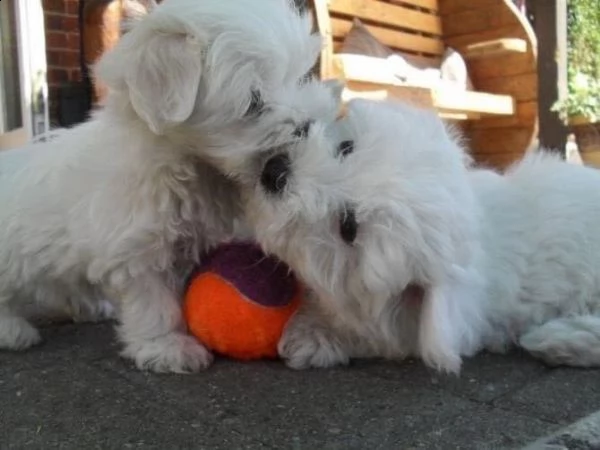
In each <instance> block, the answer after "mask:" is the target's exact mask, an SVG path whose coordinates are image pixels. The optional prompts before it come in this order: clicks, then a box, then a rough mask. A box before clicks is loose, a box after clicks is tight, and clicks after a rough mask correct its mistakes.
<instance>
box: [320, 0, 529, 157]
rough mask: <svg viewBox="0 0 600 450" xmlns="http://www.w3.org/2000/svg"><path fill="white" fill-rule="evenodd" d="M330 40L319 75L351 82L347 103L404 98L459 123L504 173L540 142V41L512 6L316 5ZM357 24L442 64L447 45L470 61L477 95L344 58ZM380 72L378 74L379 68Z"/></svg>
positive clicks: (334, 1) (397, 0)
mask: <svg viewBox="0 0 600 450" xmlns="http://www.w3.org/2000/svg"><path fill="white" fill-rule="evenodd" d="M311 6H312V8H313V12H314V15H315V19H316V24H317V27H318V29H319V31H320V32H321V34H322V35H323V36H324V38H325V45H324V48H323V51H322V54H321V59H320V65H319V71H320V76H321V78H323V79H330V78H339V79H342V80H343V81H344V82H345V86H346V87H345V90H344V100H349V99H351V98H356V97H361V98H373V99H385V98H399V99H404V100H406V101H409V102H412V103H415V104H418V105H420V106H424V107H431V108H435V109H436V110H437V111H438V112H439V114H440V116H441V117H443V118H445V119H451V120H456V121H459V122H460V126H461V127H462V128H463V130H464V133H465V135H466V137H467V138H468V140H469V146H470V148H471V150H472V152H473V155H474V156H475V158H476V159H477V160H478V161H479V162H481V163H484V164H489V165H493V166H496V167H503V166H506V165H507V164H509V163H511V162H513V161H514V160H515V159H517V158H519V157H520V156H522V154H523V153H524V152H525V151H526V150H527V149H528V148H529V147H530V146H531V145H532V144H533V143H534V141H535V139H536V137H537V55H536V49H537V42H536V39H535V35H534V33H533V30H532V29H531V26H530V25H529V23H528V22H527V20H526V18H525V17H524V16H523V15H522V14H521V13H520V12H519V11H518V10H517V9H516V8H515V7H514V5H513V4H512V1H511V0H312V5H311ZM355 18H358V19H360V20H361V22H363V24H364V25H365V26H366V28H367V29H368V30H369V32H370V33H371V34H372V35H373V36H374V37H375V38H377V40H379V41H380V42H381V43H382V44H385V45H386V46H388V47H390V48H391V49H393V50H396V51H400V52H403V53H404V54H411V55H415V56H418V57H419V58H421V59H424V60H428V61H431V63H432V64H433V65H435V64H439V61H440V60H441V57H442V55H443V53H444V51H445V49H446V47H447V46H449V47H452V48H454V49H456V50H457V51H458V52H459V53H460V54H461V55H462V56H463V58H464V59H465V62H466V64H467V69H468V72H469V76H470V78H471V80H472V83H473V87H474V90H463V89H457V88H453V87H443V86H436V87H424V86H414V85H412V86H411V85H409V84H407V83H406V82H403V81H401V80H400V79H397V80H390V79H389V77H386V76H382V70H380V68H381V64H382V62H385V60H383V59H380V58H370V57H368V56H360V57H356V58H355V57H354V55H351V56H349V55H341V54H340V49H341V46H342V42H343V40H344V38H345V37H346V35H347V34H348V32H349V30H350V29H351V28H352V25H353V20H354V19H355ZM378 67H379V69H378Z"/></svg>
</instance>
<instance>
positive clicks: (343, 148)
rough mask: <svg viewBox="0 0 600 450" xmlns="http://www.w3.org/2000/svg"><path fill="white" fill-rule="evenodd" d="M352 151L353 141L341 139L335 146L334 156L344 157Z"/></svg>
mask: <svg viewBox="0 0 600 450" xmlns="http://www.w3.org/2000/svg"><path fill="white" fill-rule="evenodd" d="M353 151H354V141H342V142H340V144H339V145H338V147H337V151H336V156H337V157H338V158H345V157H346V156H348V155H349V154H350V153H352V152H353Z"/></svg>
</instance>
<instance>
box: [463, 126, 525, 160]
mask: <svg viewBox="0 0 600 450" xmlns="http://www.w3.org/2000/svg"><path fill="white" fill-rule="evenodd" d="M534 133H535V130H534V129H532V128H531V127H529V128H527V127H525V128H514V127H509V128H494V129H488V130H471V131H470V133H469V138H470V139H469V141H470V142H471V145H472V148H473V152H474V153H477V154H493V153H516V152H519V151H524V150H525V149H526V148H527V147H528V146H529V144H530V142H531V139H532V134H534Z"/></svg>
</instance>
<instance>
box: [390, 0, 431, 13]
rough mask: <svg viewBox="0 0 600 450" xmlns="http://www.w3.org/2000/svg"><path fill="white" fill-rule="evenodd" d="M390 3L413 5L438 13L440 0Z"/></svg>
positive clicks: (393, 0) (398, 0)
mask: <svg viewBox="0 0 600 450" xmlns="http://www.w3.org/2000/svg"><path fill="white" fill-rule="evenodd" d="M389 2H390V3H394V4H396V5H402V4H405V5H412V6H416V7H418V8H423V9H428V10H430V11H437V10H438V9H439V7H438V3H439V2H438V0H389Z"/></svg>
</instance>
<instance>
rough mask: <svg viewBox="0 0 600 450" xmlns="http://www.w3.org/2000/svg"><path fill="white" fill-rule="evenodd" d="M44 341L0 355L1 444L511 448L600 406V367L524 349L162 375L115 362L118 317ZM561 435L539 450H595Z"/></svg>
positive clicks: (223, 366) (66, 329)
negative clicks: (456, 358) (431, 359)
mask: <svg viewBox="0 0 600 450" xmlns="http://www.w3.org/2000/svg"><path fill="white" fill-rule="evenodd" d="M44 335H45V337H46V338H47V341H46V343H45V344H44V345H43V346H42V347H38V348H36V349H34V350H31V351H29V352H26V353H8V352H0V448H1V449H8V448H14V449H29V448H44V449H46V448H61V449H93V448H98V449H113V448H115V449H116V448H119V449H121V448H156V449H171V448H206V449H228V450H229V449H242V448H243V449H313V450H317V449H369V450H371V449H412V448H426V449H444V450H446V449H453V448H457V449H458V448H460V449H478V450H479V449H511V448H521V447H523V446H525V445H526V444H528V443H530V442H533V441H536V440H537V439H538V438H540V437H541V436H544V435H547V434H549V433H553V432H555V431H556V430H558V429H560V428H562V427H563V426H566V425H568V424H571V423H572V422H574V421H576V420H578V419H580V418H582V417H584V416H587V415H589V414H591V413H593V412H594V411H596V410H598V409H600V381H599V378H598V375H599V373H600V372H598V371H591V370H575V369H567V368H560V369H549V368H547V367H544V366H543V365H541V364H539V363H537V362H536V361H534V360H532V359H530V358H528V357H527V356H525V355H521V354H512V355H510V356H496V355H481V356H479V357H477V358H475V359H474V360H472V361H468V362H467V363H466V365H465V368H464V372H463V373H462V375H461V377H460V378H455V377H446V376H440V375H438V374H435V373H433V372H431V371H428V370H426V369H425V368H424V367H423V366H422V365H421V364H420V363H418V362H405V363H403V364H399V363H389V362H387V363H384V362H375V361H371V362H362V361H361V362H357V363H355V364H353V365H352V366H351V367H349V368H345V369H336V370H326V371H318V370H315V371H307V372H294V371H291V370H289V369H286V368H285V367H284V365H283V364H282V363H280V362H276V361H275V362H259V363H237V362H232V361H225V360H220V361H218V362H217V363H216V364H215V365H214V366H213V367H212V368H211V369H210V370H209V371H207V372H205V373H202V374H199V375H187V376H184V375H181V376H179V375H161V376H159V375H153V374H148V373H142V372H139V371H137V370H135V369H134V368H133V367H132V366H131V365H130V364H129V362H128V361H125V360H123V359H121V358H120V357H118V348H119V347H118V345H117V344H116V343H115V338H114V333H113V331H112V329H111V327H110V325H109V324H102V325H83V326H73V325H64V326H56V327H50V328H46V329H44ZM580 428H581V427H580ZM563 436H564V434H563ZM563 440H564V439H563ZM571 441H572V439H571ZM553 442H554V443H553V444H551V446H542V447H543V448H554V449H557V448H593V446H588V447H586V446H585V445H583V444H581V443H580V444H578V446H577V447H569V446H565V445H563V444H564V442H562V441H561V442H562V444H561V445H563V446H562V447H561V446H560V445H559V446H557V445H556V444H557V442H558V441H556V439H555V440H554V441H553ZM540 448H541V447H540Z"/></svg>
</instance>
